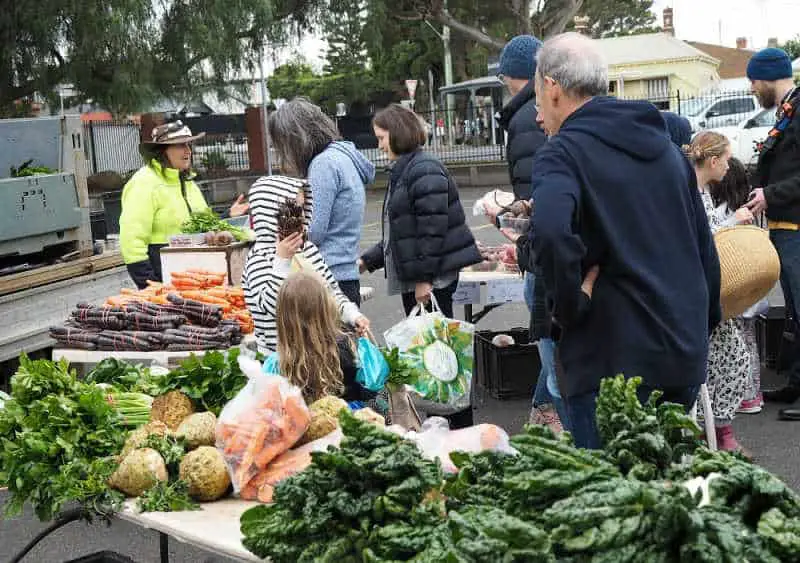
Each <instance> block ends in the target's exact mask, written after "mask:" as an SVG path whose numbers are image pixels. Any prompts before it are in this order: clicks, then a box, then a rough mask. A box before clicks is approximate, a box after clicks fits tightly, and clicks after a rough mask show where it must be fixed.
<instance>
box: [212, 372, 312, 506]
mask: <svg viewBox="0 0 800 563" xmlns="http://www.w3.org/2000/svg"><path fill="white" fill-rule="evenodd" d="M239 366H240V367H241V369H242V372H243V373H244V374H245V375H247V376H248V377H249V378H250V380H249V381H248V382H247V384H246V385H245V386H244V387H243V388H242V390H241V391H239V393H238V394H237V395H236V397H234V398H233V400H232V401H230V402H229V403H228V404H227V405H225V408H223V409H222V412H221V413H220V416H219V420H218V422H217V428H216V446H217V449H218V450H219V451H220V452H222V455H223V457H224V458H225V464H226V465H227V466H228V472H229V473H230V476H231V482H232V483H233V488H234V491H235V492H236V493H239V491H240V490H241V489H242V487H243V486H244V485H246V484H247V483H248V482H249V481H250V480H251V479H252V478H253V477H255V476H256V475H258V474H259V473H260V472H261V471H262V470H263V469H264V468H265V467H267V465H269V463H270V462H271V461H272V460H273V459H275V458H276V457H278V456H279V455H281V454H282V453H284V452H285V451H287V450H288V449H289V448H291V447H292V446H293V445H294V444H295V443H296V442H297V441H298V440H299V439H300V437H301V436H302V435H303V434H304V433H305V431H306V429H308V425H309V423H310V421H311V414H310V412H309V410H308V407H307V406H306V404H305V401H303V395H302V393H301V392H300V389H298V388H297V387H295V386H294V385H292V384H291V383H289V382H288V381H287V380H286V379H285V378H283V377H281V376H277V375H276V376H265V375H263V374H262V373H261V365H260V364H259V363H258V362H257V361H255V360H253V359H251V358H244V357H239Z"/></svg>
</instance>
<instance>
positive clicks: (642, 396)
mask: <svg viewBox="0 0 800 563" xmlns="http://www.w3.org/2000/svg"><path fill="white" fill-rule="evenodd" d="M653 390H654V389H653V388H652V387H649V386H646V385H644V384H642V385H640V386H639V388H638V389H637V395H638V396H639V401H641V402H642V403H646V402H647V399H649V398H650V393H652V392H653ZM661 390H662V391H663V392H664V394H663V395H662V396H661V399H660V400H659V403H661V402H664V401H668V402H670V403H678V404H679V405H683V406H684V407H685V408H686V412H687V413H688V412H689V411H690V410H691V408H692V406H693V405H694V403H695V401H696V400H697V393H698V392H699V391H700V386H699V385H691V386H688V387H665V388H661ZM597 394H598V391H590V392H589V393H584V394H582V395H576V396H574V397H570V398H568V399H567V400H566V403H567V412H568V413H569V421H570V425H571V428H570V431H571V432H572V437H573V438H574V439H575V445H576V446H578V447H579V448H589V449H592V450H599V449H600V448H602V447H603V444H602V442H601V440H600V434H599V433H598V432H597V421H596V420H595V411H596V408H597Z"/></svg>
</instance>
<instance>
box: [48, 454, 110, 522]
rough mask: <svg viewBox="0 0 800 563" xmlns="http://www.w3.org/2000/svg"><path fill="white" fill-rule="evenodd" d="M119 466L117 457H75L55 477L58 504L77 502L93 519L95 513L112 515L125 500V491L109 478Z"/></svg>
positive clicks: (106, 515)
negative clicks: (112, 484)
mask: <svg viewBox="0 0 800 563" xmlns="http://www.w3.org/2000/svg"><path fill="white" fill-rule="evenodd" d="M118 466H119V464H118V463H117V460H116V459H115V458H113V457H105V458H99V459H94V460H91V461H89V460H86V459H74V460H72V461H70V462H67V463H66V464H65V465H62V466H61V469H60V471H59V474H58V475H57V476H56V477H55V478H54V479H53V489H54V490H55V491H57V493H56V494H55V499H54V502H55V504H56V505H59V506H63V505H64V504H66V503H69V502H77V503H79V504H80V505H82V506H83V508H84V510H85V511H86V515H87V517H88V518H89V519H91V517H92V516H93V515H95V514H96V515H99V516H100V517H102V518H105V519H107V518H109V517H111V516H112V515H113V514H114V513H115V512H118V511H119V510H120V509H121V508H122V504H123V502H125V495H124V494H122V493H121V492H119V491H115V490H113V489H111V488H110V487H109V486H108V478H109V477H111V474H112V473H114V471H115V470H116V468H117V467H118Z"/></svg>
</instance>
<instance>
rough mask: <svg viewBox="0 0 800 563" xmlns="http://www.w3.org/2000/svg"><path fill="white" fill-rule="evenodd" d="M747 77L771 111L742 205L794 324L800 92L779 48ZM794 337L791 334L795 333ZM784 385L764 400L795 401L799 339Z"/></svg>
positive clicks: (798, 311)
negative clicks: (763, 231)
mask: <svg viewBox="0 0 800 563" xmlns="http://www.w3.org/2000/svg"><path fill="white" fill-rule="evenodd" d="M747 78H749V79H750V82H751V84H752V90H753V93H754V94H755V95H756V97H757V98H758V100H759V102H760V103H761V105H762V106H763V107H765V108H772V107H775V106H777V113H776V116H775V127H774V128H773V130H772V131H771V132H770V134H769V136H768V137H767V139H766V140H765V141H764V142H763V143H762V146H761V149H760V150H761V154H760V155H759V159H758V169H757V172H756V177H755V185H756V188H755V189H754V190H753V194H752V197H751V199H750V201H749V202H748V204H747V206H748V207H749V208H750V210H751V211H752V212H753V213H754V214H758V213H761V212H762V211H766V215H767V224H768V226H769V232H770V238H771V239H772V243H773V244H774V245H775V249H776V250H777V251H778V256H780V259H781V287H782V289H783V294H784V296H785V298H786V306H787V307H792V308H793V310H792V313H793V316H794V320H795V324H797V323H798V321H800V151H799V150H798V146H800V118H798V117H797V113H798V111H800V88H797V87H795V85H794V81H793V80H792V63H791V61H790V60H789V55H787V54H786V52H785V51H783V50H781V49H774V48H770V49H764V50H762V51H759V52H758V53H756V54H755V55H753V57H752V58H751V59H750V63H749V64H748V65H747ZM795 332H796V334H800V333H797V330H796V329H795ZM792 352H793V356H792V368H791V371H790V373H789V381H788V384H787V385H786V386H785V387H783V388H781V389H777V390H773V391H767V392H765V393H764V399H766V400H767V401H773V402H779V403H793V402H795V401H796V400H797V399H800V338H795V343H794V345H793V350H792ZM779 416H780V417H781V418H782V419H784V420H800V409H797V408H791V409H783V410H782V411H780V415H779Z"/></svg>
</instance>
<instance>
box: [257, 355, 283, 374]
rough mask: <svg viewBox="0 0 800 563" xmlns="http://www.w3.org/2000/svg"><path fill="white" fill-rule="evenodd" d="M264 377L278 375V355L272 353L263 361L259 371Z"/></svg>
mask: <svg viewBox="0 0 800 563" xmlns="http://www.w3.org/2000/svg"><path fill="white" fill-rule="evenodd" d="M261 371H262V372H264V373H265V374H266V375H280V374H281V365H280V363H279V361H278V353H277V352H273V353H272V354H270V355H269V356H267V358H266V359H265V360H264V367H263V368H262V369H261Z"/></svg>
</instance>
